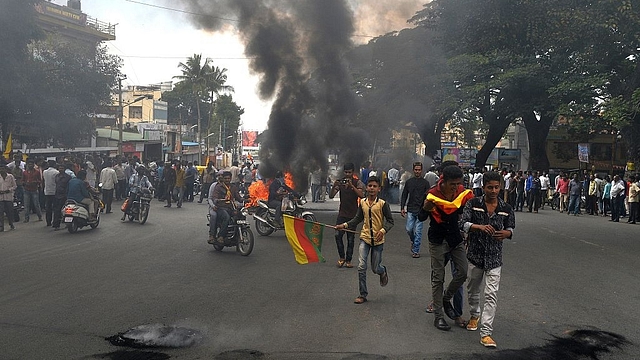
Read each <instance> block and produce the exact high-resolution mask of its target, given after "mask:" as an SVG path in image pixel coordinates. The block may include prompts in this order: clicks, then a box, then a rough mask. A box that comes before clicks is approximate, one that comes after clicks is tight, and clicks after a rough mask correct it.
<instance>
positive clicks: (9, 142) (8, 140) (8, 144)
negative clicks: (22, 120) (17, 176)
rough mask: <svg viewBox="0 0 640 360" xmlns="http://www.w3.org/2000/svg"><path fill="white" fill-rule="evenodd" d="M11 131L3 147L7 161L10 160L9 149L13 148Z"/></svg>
mask: <svg viewBox="0 0 640 360" xmlns="http://www.w3.org/2000/svg"><path fill="white" fill-rule="evenodd" d="M11 135H12V133H9V138H8V139H7V145H6V146H5V148H4V154H3V155H4V157H5V158H6V159H7V161H11V151H12V150H13V140H12V137H11Z"/></svg>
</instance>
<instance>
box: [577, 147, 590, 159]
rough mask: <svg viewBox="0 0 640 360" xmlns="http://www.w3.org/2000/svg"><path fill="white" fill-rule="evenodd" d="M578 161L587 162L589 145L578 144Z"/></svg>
mask: <svg viewBox="0 0 640 360" xmlns="http://www.w3.org/2000/svg"><path fill="white" fill-rule="evenodd" d="M578 161H580V162H583V163H588V162H589V144H578Z"/></svg>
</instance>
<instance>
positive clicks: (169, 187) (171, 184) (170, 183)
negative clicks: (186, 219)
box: [163, 164, 182, 208]
mask: <svg viewBox="0 0 640 360" xmlns="http://www.w3.org/2000/svg"><path fill="white" fill-rule="evenodd" d="M163 179H164V180H163V183H164V185H165V189H166V190H165V192H164V194H165V195H164V196H165V198H166V200H167V205H165V206H164V207H169V208H170V207H171V200H172V199H173V189H174V188H175V186H176V170H175V168H174V167H173V166H171V164H167V166H165V167H164V174H163ZM181 201H182V200H181Z"/></svg>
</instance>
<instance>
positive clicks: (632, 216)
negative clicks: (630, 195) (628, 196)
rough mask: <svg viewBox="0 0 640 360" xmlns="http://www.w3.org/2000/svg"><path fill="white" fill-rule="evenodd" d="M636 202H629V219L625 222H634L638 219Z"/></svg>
mask: <svg viewBox="0 0 640 360" xmlns="http://www.w3.org/2000/svg"><path fill="white" fill-rule="evenodd" d="M638 205H639V204H638V202H637V201H635V202H629V219H628V220H627V222H630V223H633V224H635V223H636V221H638Z"/></svg>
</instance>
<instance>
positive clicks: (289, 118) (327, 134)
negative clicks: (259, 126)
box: [185, 0, 419, 190]
mask: <svg viewBox="0 0 640 360" xmlns="http://www.w3.org/2000/svg"><path fill="white" fill-rule="evenodd" d="M187 3H188V4H189V5H185V6H188V10H190V11H191V12H195V13H197V14H201V15H194V16H193V17H192V21H193V22H194V23H195V24H196V25H197V26H198V27H200V28H201V29H204V30H207V31H214V32H215V31H221V30H227V29H228V27H229V26H233V27H235V30H236V31H237V32H238V33H239V34H240V37H241V39H242V41H243V42H244V45H245V54H246V56H247V57H249V58H251V60H250V67H251V70H252V71H253V72H255V73H256V74H259V76H260V84H259V95H260V97H261V98H263V99H265V100H266V99H274V103H273V107H272V109H271V114H270V117H269V121H268V129H267V130H266V131H265V132H264V134H263V136H262V139H261V153H260V160H261V166H260V172H261V174H262V175H264V176H265V177H272V176H273V175H274V174H275V172H276V171H278V170H283V171H290V172H291V173H293V176H294V180H295V183H296V188H297V189H298V190H303V189H306V187H307V176H308V174H309V172H310V171H311V170H314V169H317V168H322V169H326V166H327V149H328V148H332V149H338V150H339V151H340V157H341V160H342V161H350V162H354V163H356V164H359V163H360V162H362V161H363V160H364V159H365V158H366V154H367V152H368V151H369V149H370V144H369V140H368V136H367V135H366V134H365V132H364V131H362V130H358V129H356V128H354V127H351V126H349V124H350V123H351V122H352V121H353V120H354V119H355V116H356V113H357V102H356V96H355V93H354V92H353V91H352V90H351V83H352V80H351V76H350V72H349V71H348V67H347V65H346V63H345V61H344V60H343V55H344V54H345V53H346V52H347V51H348V50H350V49H351V48H352V47H353V45H354V44H353V41H352V39H353V38H354V37H353V35H354V31H355V27H354V17H355V16H354V9H355V11H356V12H357V13H358V15H359V16H360V17H365V18H367V20H365V21H360V22H359V26H362V27H363V28H364V29H365V30H368V29H369V28H368V27H364V25H365V24H373V23H386V24H389V22H390V21H389V20H390V19H393V20H394V21H395V22H397V21H398V19H400V18H401V17H403V21H406V20H405V19H407V18H409V17H410V16H411V15H412V14H413V12H415V11H416V10H417V9H418V8H419V5H416V1H415V0H412V1H410V0H402V1H400V3H399V4H398V3H396V2H394V6H393V8H392V9H384V8H383V9H380V8H378V10H379V11H384V12H385V13H386V14H385V15H381V16H382V17H381V16H375V17H374V16H372V14H374V13H375V9H376V5H375V4H377V3H379V2H374V0H359V1H354V0H321V1H319V0H214V1H211V0H197V1H191V2H187ZM398 5H400V6H398ZM409 9H411V10H409ZM229 19H237V21H229ZM375 30H376V31H381V30H386V29H383V28H381V27H379V26H377V27H376V29H375ZM389 30H390V29H389ZM376 35H377V34H376ZM356 39H358V37H356Z"/></svg>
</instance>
